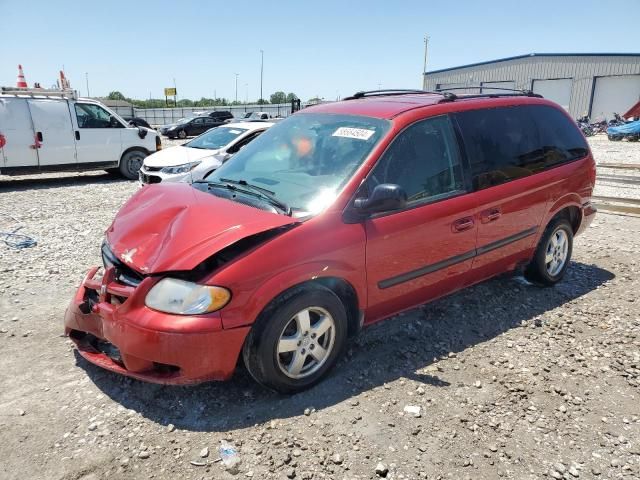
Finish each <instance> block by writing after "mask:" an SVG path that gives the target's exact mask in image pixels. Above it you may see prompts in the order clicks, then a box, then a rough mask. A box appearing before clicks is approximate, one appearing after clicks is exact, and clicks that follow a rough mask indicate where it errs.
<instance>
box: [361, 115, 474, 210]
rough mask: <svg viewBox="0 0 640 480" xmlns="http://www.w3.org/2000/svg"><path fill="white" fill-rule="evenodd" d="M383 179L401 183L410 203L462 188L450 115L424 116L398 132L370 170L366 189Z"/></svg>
mask: <svg viewBox="0 0 640 480" xmlns="http://www.w3.org/2000/svg"><path fill="white" fill-rule="evenodd" d="M381 183H392V184H396V185H400V186H401V187H402V188H403V189H404V190H405V191H406V192H407V198H408V200H409V202H410V203H411V202H422V201H430V200H436V199H438V197H443V196H447V195H449V194H451V193H452V192H458V191H460V190H462V189H463V188H464V187H463V177H462V170H461V162H460V155H459V152H458V145H457V143H456V139H455V134H454V131H453V128H452V126H451V123H450V120H449V118H448V117H446V116H442V117H434V118H430V119H427V120H422V121H420V122H417V123H415V124H413V125H411V126H410V127H408V128H407V129H406V130H404V131H403V132H401V133H400V134H398V136H397V137H396V139H395V140H394V141H393V143H392V144H391V146H390V147H389V148H388V149H387V151H386V152H385V153H384V155H383V156H382V158H381V159H380V161H379V162H378V163H377V164H376V166H375V168H374V170H373V171H372V172H371V175H370V176H369V179H368V184H367V189H368V190H369V192H370V191H372V190H373V188H375V186H376V185H379V184H381Z"/></svg>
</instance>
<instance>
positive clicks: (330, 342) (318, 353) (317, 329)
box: [276, 307, 336, 379]
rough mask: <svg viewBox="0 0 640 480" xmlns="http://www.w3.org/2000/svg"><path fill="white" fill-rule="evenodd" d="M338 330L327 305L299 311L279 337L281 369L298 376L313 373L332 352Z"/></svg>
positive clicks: (294, 376)
mask: <svg viewBox="0 0 640 480" xmlns="http://www.w3.org/2000/svg"><path fill="white" fill-rule="evenodd" d="M335 331H336V327H335V321H334V319H333V317H332V316H331V314H330V313H329V312H328V311H326V310H325V309H324V308H321V307H308V308H305V309H304V310H301V311H300V312H298V313H296V314H295V315H294V316H293V317H292V318H291V319H290V320H289V322H288V323H287V324H286V325H285V327H284V329H283V330H282V333H281V334H280V338H279V340H278V345H277V352H276V356H277V362H278V366H279V367H280V370H281V371H282V372H283V373H284V374H285V375H287V376H288V377H290V378H295V379H301V378H305V377H308V376H309V375H313V374H314V373H315V372H317V371H318V369H319V368H320V367H322V365H324V363H325V362H326V361H327V359H328V358H329V356H330V355H331V352H332V350H333V347H334V343H335Z"/></svg>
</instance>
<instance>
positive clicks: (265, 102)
mask: <svg viewBox="0 0 640 480" xmlns="http://www.w3.org/2000/svg"><path fill="white" fill-rule="evenodd" d="M256 103H257V104H258V105H266V104H268V103H269V100H265V99H264V98H261V99H260V100H258V101H257V102H256Z"/></svg>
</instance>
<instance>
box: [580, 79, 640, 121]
mask: <svg viewBox="0 0 640 480" xmlns="http://www.w3.org/2000/svg"><path fill="white" fill-rule="evenodd" d="M638 100H640V75H620V76H616V77H598V78H596V85H595V89H594V91H593V103H592V104H591V119H592V120H603V119H607V120H610V119H611V118H613V112H616V113H619V114H621V115H622V114H624V112H626V111H627V110H629V109H630V108H631V107H632V106H633V105H634V104H635V103H636V102H637V101H638Z"/></svg>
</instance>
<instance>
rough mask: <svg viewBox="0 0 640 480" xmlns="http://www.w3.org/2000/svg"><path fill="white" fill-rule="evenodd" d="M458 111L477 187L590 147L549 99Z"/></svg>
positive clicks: (577, 154)
mask: <svg viewBox="0 0 640 480" xmlns="http://www.w3.org/2000/svg"><path fill="white" fill-rule="evenodd" d="M455 117H456V120H457V121H458V125H459V126H460V129H461V131H462V137H463V140H464V145H465V149H466V152H467V156H468V157H469V162H470V165H471V174H472V178H473V185H474V188H475V189H476V190H481V189H483V188H488V187H492V186H495V185H500V184H502V183H505V182H509V181H511V180H517V179H519V178H523V177H526V176H529V175H532V174H535V173H539V172H542V171H544V170H546V169H548V168H552V167H554V166H557V165H560V164H562V163H566V162H570V161H572V160H576V159H578V158H581V157H583V156H585V155H586V154H587V152H588V147H587V145H586V142H585V140H584V138H583V137H582V135H580V133H579V132H578V130H577V128H576V127H575V126H574V125H572V124H571V122H570V121H569V120H568V119H567V118H566V117H565V116H564V115H563V114H562V112H560V111H558V110H556V109H555V108H553V107H548V106H546V105H525V106H518V107H503V108H492V109H486V110H472V111H467V112H459V113H456V114H455Z"/></svg>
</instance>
